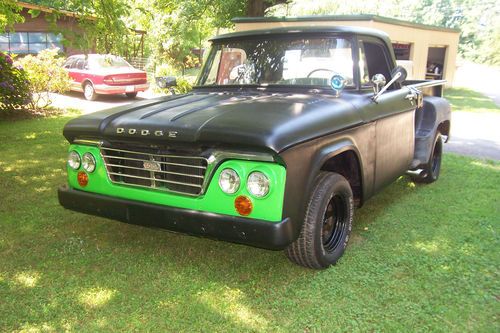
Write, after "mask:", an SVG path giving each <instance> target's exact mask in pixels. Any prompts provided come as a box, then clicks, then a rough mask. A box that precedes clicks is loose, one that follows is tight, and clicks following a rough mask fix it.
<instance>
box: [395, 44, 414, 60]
mask: <svg viewBox="0 0 500 333" xmlns="http://www.w3.org/2000/svg"><path fill="white" fill-rule="evenodd" d="M392 48H393V49H394V55H395V56H396V60H410V51H411V44H408V43H392Z"/></svg>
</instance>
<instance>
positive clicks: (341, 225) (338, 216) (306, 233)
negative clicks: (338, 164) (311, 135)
mask: <svg viewBox="0 0 500 333" xmlns="http://www.w3.org/2000/svg"><path fill="white" fill-rule="evenodd" d="M353 213H354V203H353V195H352V190H351V186H350V185H349V182H348V181H347V180H346V179H345V178H344V177H343V176H341V175H339V174H337V173H332V172H321V173H320V174H319V175H318V177H317V178H316V181H315V185H314V189H313V191H312V194H311V197H310V199H309V203H308V206H307V210H306V215H305V219H304V223H303V225H302V230H301V232H300V235H299V238H297V240H295V242H293V243H292V244H290V245H289V246H288V248H287V249H286V250H285V253H286V255H287V257H288V258H289V259H290V260H291V261H292V262H294V263H296V264H298V265H301V266H305V267H309V268H314V269H323V268H327V267H329V266H330V265H334V264H335V263H336V262H337V261H338V260H339V258H340V257H341V256H342V255H343V253H344V250H345V248H346V246H347V242H348V241H349V235H350V233H351V229H352V218H353Z"/></svg>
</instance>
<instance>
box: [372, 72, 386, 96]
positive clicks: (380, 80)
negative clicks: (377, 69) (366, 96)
mask: <svg viewBox="0 0 500 333" xmlns="http://www.w3.org/2000/svg"><path fill="white" fill-rule="evenodd" d="M385 83H386V80H385V76H384V75H383V74H375V75H373V76H372V85H373V93H374V94H375V95H377V94H378V93H379V91H380V90H382V88H383V87H384V86H385Z"/></svg>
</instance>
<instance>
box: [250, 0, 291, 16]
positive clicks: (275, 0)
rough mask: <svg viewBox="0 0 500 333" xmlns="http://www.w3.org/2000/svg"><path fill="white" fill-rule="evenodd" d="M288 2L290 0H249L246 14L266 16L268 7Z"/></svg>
mask: <svg viewBox="0 0 500 333" xmlns="http://www.w3.org/2000/svg"><path fill="white" fill-rule="evenodd" d="M287 2H290V0H247V11H246V16H254V17H255V16H264V15H265V14H266V10H267V9H268V8H270V7H272V6H275V5H279V4H284V3H287Z"/></svg>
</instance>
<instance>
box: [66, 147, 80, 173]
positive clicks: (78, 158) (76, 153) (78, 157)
mask: <svg viewBox="0 0 500 333" xmlns="http://www.w3.org/2000/svg"><path fill="white" fill-rule="evenodd" d="M72 156H73V157H76V159H72ZM75 160H77V161H78V164H77V165H72V164H73V163H72V161H75ZM66 163H67V165H68V166H69V167H70V168H71V169H73V170H78V169H80V167H81V166H82V157H81V156H80V154H79V153H78V152H77V151H76V150H71V151H70V152H69V153H68V159H67V161H66Z"/></svg>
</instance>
